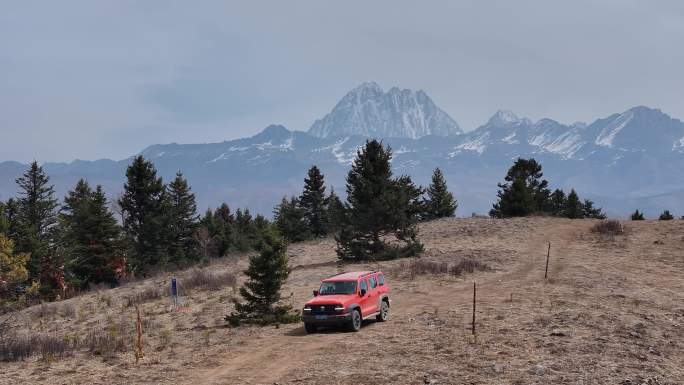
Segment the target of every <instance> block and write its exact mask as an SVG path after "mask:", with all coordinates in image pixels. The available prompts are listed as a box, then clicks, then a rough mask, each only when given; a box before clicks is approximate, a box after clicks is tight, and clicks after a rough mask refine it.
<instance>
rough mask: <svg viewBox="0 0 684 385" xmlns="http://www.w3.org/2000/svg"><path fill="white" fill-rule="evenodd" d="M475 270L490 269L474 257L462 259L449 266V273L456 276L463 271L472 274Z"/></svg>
mask: <svg viewBox="0 0 684 385" xmlns="http://www.w3.org/2000/svg"><path fill="white" fill-rule="evenodd" d="M475 270H478V271H487V270H491V269H490V267H489V266H488V265H487V264H486V263H482V262H480V261H477V260H474V259H463V260H461V261H460V262H459V263H457V264H455V265H453V266H451V267H450V268H449V273H451V274H452V275H457V276H458V275H461V274H463V273H464V272H465V273H469V274H472V273H474V272H475Z"/></svg>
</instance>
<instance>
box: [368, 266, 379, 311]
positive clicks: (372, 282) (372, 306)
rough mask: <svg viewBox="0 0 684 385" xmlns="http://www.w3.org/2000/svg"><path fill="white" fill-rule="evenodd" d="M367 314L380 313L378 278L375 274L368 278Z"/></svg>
mask: <svg viewBox="0 0 684 385" xmlns="http://www.w3.org/2000/svg"><path fill="white" fill-rule="evenodd" d="M368 302H369V304H368V305H369V306H368V313H369V314H370V313H375V312H378V311H380V290H379V288H378V278H377V277H376V276H375V274H372V275H370V276H369V277H368Z"/></svg>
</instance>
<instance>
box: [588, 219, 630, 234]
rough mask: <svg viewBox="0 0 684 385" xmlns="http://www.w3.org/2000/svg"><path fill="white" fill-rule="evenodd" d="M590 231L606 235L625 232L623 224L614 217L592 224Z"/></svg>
mask: <svg viewBox="0 0 684 385" xmlns="http://www.w3.org/2000/svg"><path fill="white" fill-rule="evenodd" d="M591 232H592V233H597V234H601V235H608V236H615V235H621V234H624V233H625V226H624V225H623V224H622V223H621V222H620V221H617V220H614V219H610V220H604V221H601V222H599V223H597V224H595V225H594V226H592V228H591Z"/></svg>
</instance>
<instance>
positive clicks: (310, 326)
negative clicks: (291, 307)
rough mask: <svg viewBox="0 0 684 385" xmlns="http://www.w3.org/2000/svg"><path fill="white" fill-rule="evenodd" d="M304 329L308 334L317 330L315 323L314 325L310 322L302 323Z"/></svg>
mask: <svg viewBox="0 0 684 385" xmlns="http://www.w3.org/2000/svg"><path fill="white" fill-rule="evenodd" d="M304 330H306V332H307V333H308V334H311V333H316V331H317V330H318V327H316V325H314V324H310V323H306V322H305V323H304Z"/></svg>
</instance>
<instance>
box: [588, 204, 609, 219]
mask: <svg viewBox="0 0 684 385" xmlns="http://www.w3.org/2000/svg"><path fill="white" fill-rule="evenodd" d="M582 213H583V214H582V215H583V218H594V219H606V214H604V213H603V210H601V209H600V208H597V207H594V202H593V201H592V200H591V199H585V200H584V203H583V204H582Z"/></svg>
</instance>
